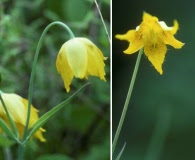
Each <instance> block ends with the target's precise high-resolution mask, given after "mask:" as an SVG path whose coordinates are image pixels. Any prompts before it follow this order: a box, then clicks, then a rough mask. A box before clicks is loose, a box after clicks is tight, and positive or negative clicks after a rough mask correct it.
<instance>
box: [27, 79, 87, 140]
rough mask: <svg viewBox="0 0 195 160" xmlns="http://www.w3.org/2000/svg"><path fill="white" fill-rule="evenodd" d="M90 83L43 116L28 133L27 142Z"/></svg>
mask: <svg viewBox="0 0 195 160" xmlns="http://www.w3.org/2000/svg"><path fill="white" fill-rule="evenodd" d="M88 84H89V83H87V84H85V85H84V86H82V87H81V88H80V89H79V90H78V91H76V92H75V93H74V94H73V95H71V96H70V97H69V98H67V99H66V100H64V101H63V102H62V103H60V104H59V105H57V106H55V107H54V108H52V109H51V110H50V111H48V112H47V113H45V114H44V115H43V116H41V117H40V118H39V119H38V120H37V121H36V122H35V124H34V125H33V126H32V128H31V129H30V130H29V131H28V134H27V135H28V136H27V138H26V141H27V140H28V139H29V138H30V137H31V136H32V135H33V134H34V133H35V132H36V131H37V130H38V129H39V128H40V127H42V126H43V125H44V124H45V123H46V122H47V121H48V120H49V119H50V118H51V117H52V116H53V115H54V114H55V113H56V112H57V111H59V110H60V109H61V108H63V107H64V106H65V104H66V103H68V102H69V101H70V100H71V99H72V98H73V97H74V96H75V95H76V94H77V93H79V92H80V91H81V90H82V89H83V88H84V87H86V86H87V85H88Z"/></svg>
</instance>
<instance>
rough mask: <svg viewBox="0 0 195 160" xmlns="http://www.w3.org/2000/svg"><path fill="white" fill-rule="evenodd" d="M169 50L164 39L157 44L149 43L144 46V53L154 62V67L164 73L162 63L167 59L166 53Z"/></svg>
mask: <svg viewBox="0 0 195 160" xmlns="http://www.w3.org/2000/svg"><path fill="white" fill-rule="evenodd" d="M166 51H167V47H166V45H165V44H164V43H163V41H160V40H159V42H158V43H156V44H152V43H147V44H146V45H145V47H144V53H145V55H146V56H147V57H148V59H149V61H150V62H151V63H152V64H153V66H154V68H155V69H156V70H157V71H158V72H159V73H160V74H162V73H163V71H162V64H163V62H164V59H165V54H166Z"/></svg>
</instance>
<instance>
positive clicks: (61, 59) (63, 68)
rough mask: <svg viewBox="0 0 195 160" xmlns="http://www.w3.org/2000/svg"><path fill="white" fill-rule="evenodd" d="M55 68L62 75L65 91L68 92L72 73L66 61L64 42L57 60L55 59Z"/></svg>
mask: <svg viewBox="0 0 195 160" xmlns="http://www.w3.org/2000/svg"><path fill="white" fill-rule="evenodd" d="M56 68H57V71H58V73H59V74H60V75H61V76H62V79H63V81H64V87H65V88H66V91H67V92H69V91H70V84H71V83H72V79H73V73H72V71H71V69H70V66H69V64H68V61H67V57H66V49H65V44H64V45H62V47H61V49H60V51H59V53H58V56H57V60H56Z"/></svg>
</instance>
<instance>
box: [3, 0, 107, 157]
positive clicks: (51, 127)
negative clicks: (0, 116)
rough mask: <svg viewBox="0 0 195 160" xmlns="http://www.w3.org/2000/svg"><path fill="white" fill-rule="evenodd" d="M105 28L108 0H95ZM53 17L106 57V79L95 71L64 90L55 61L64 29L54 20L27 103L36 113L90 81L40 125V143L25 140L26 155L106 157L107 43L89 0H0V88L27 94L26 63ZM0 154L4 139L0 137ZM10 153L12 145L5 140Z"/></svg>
mask: <svg viewBox="0 0 195 160" xmlns="http://www.w3.org/2000/svg"><path fill="white" fill-rule="evenodd" d="M98 3H99V7H100V9H101V11H102V14H103V17H104V20H105V23H106V26H107V28H108V29H109V28H110V24H109V22H110V2H109V0H99V1H98ZM53 21H62V22H65V23H66V24H67V25H68V26H69V27H70V28H71V29H72V31H73V33H74V34H75V36H77V37H86V38H89V39H90V40H91V41H93V42H94V43H95V44H96V45H97V46H98V47H99V48H100V49H101V50H102V52H103V53H104V56H105V57H108V59H107V61H106V62H105V63H106V67H105V70H106V73H107V75H106V79H107V82H106V83H105V82H103V81H101V80H100V79H99V78H97V77H89V80H78V79H74V80H73V84H72V85H71V92H70V93H68V94H67V93H66V91H65V89H64V86H63V81H62V79H61V76H60V75H59V74H58V73H57V71H56V67H55V61H56V56H57V53H58V51H59V49H60V47H61V46H62V44H63V43H64V42H65V41H67V40H68V38H69V35H68V34H67V31H65V30H64V29H63V28H61V27H59V26H55V27H53V28H51V29H50V31H49V32H48V34H47V36H46V37H45V39H44V45H43V46H42V48H41V53H40V57H39V61H38V65H37V70H36V76H35V87H34V94H33V105H34V106H35V107H36V108H38V109H39V111H40V112H39V115H42V114H44V113H45V112H46V111H48V110H50V109H51V108H52V107H54V106H56V105H57V104H59V103H60V102H62V101H63V100H65V99H66V98H68V97H69V96H70V95H71V94H72V93H74V92H75V91H76V90H77V89H78V88H80V87H81V86H82V85H84V84H85V83H87V82H88V81H90V82H91V85H89V86H87V87H86V88H85V89H84V90H83V91H82V92H81V93H80V94H79V95H78V96H76V97H75V98H74V99H73V100H72V101H71V102H70V103H69V104H68V105H67V106H66V107H65V108H63V109H62V110H61V111H60V112H59V113H57V115H55V116H54V117H53V118H52V119H51V120H49V121H48V123H46V124H45V125H44V127H43V128H45V129H46V130H47V132H46V133H44V136H45V138H46V139H47V142H46V143H40V142H39V141H38V140H32V141H30V142H29V143H28V144H27V146H26V150H25V159H28V160H34V159H37V160H50V159H52V160H53V159H55V160H91V159H93V160H99V159H101V160H107V159H110V83H109V81H110V79H109V77H110V74H109V71H110V69H109V66H110V62H109V61H110V58H109V53H110V44H109V41H108V38H107V36H106V33H105V30H104V27H103V24H102V22H101V20H100V17H99V14H98V11H97V8H96V6H95V3H94V1H93V0H58V1H53V0H47V1H46V0H34V1H26V0H20V1H13V0H1V1H0V55H1V57H0V75H1V83H0V89H1V90H2V91H3V92H6V93H12V92H14V93H17V94H19V95H21V96H22V97H24V98H27V97H28V85H29V78H30V73H31V66H32V63H33V58H34V54H35V50H36V46H37V43H38V40H39V38H40V35H41V33H42V32H43V30H44V28H45V27H46V26H47V25H48V24H49V23H51V22H53ZM0 139H1V141H0V159H3V157H4V149H5V146H7V145H9V143H8V142H7V141H6V139H4V137H2V135H1V137H0ZM11 152H12V158H13V159H16V152H17V145H16V144H12V146H11Z"/></svg>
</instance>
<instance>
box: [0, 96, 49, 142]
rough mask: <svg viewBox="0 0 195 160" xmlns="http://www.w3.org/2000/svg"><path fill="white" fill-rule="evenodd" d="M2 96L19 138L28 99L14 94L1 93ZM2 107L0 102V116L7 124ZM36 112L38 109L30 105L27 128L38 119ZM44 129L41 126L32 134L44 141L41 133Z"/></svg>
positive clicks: (21, 134) (24, 119)
mask: <svg viewBox="0 0 195 160" xmlns="http://www.w3.org/2000/svg"><path fill="white" fill-rule="evenodd" d="M2 98H3V100H4V103H5V105H6V107H7V110H8V112H9V114H10V116H11V117H12V119H13V121H14V123H15V124H16V127H17V130H18V132H19V138H20V139H21V138H22V136H23V133H24V127H25V125H26V117H27V107H28V101H27V100H26V99H23V98H22V97H20V96H18V95H16V94H7V93H3V94H2ZM2 108H3V106H2V104H1V103H0V118H3V119H4V120H5V121H6V123H8V125H9V121H8V118H7V115H6V114H5V111H4V110H2ZM37 112H38V110H37V109H35V108H34V107H33V106H32V105H31V114H30V120H29V128H30V127H32V125H33V124H34V123H35V122H36V121H37V120H38V118H39V117H38V114H37ZM44 131H45V130H44V129H43V128H39V130H38V131H37V132H36V133H35V134H34V135H33V136H34V137H36V138H38V139H39V140H40V141H42V142H44V141H46V140H45V138H44V137H43V135H42V132H44Z"/></svg>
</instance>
